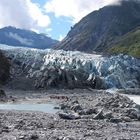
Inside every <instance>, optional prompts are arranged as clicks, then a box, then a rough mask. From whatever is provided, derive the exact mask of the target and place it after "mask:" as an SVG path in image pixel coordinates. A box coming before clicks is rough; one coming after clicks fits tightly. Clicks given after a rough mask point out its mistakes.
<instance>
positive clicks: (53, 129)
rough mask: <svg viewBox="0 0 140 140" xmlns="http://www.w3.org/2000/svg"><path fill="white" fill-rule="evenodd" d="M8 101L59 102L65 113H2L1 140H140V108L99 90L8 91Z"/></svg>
mask: <svg viewBox="0 0 140 140" xmlns="http://www.w3.org/2000/svg"><path fill="white" fill-rule="evenodd" d="M6 93H7V101H8V102H11V101H13V102H17V101H19V100H20V101H25V100H26V101H27V100H28V101H31V100H38V103H42V102H43V103H45V102H46V103H47V102H48V101H49V102H50V101H53V102H56V103H57V104H58V105H59V108H60V109H62V111H61V112H58V113H55V114H48V113H44V112H39V111H12V110H11V111H6V110H0V140H140V107H139V105H136V104H135V103H134V102H133V101H131V100H130V99H129V98H127V97H124V96H121V95H119V94H116V95H113V94H110V93H107V92H105V91H96V90H78V89H76V90H48V91H47V92H46V91H41V92H40V91H35V92H33V91H13V90H6Z"/></svg>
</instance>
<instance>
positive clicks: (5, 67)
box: [0, 51, 10, 84]
mask: <svg viewBox="0 0 140 140" xmlns="http://www.w3.org/2000/svg"><path fill="white" fill-rule="evenodd" d="M9 75H10V63H9V61H8V59H7V58H6V57H5V56H4V55H3V53H2V52H1V51H0V84H4V83H5V82H6V81H7V79H8V78H9Z"/></svg>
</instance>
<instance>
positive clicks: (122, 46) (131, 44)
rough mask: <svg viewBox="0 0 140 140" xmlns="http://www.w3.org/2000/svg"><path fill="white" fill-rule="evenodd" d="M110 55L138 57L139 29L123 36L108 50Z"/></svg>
mask: <svg viewBox="0 0 140 140" xmlns="http://www.w3.org/2000/svg"><path fill="white" fill-rule="evenodd" d="M109 52H110V53H111V54H112V53H114V54H119V53H126V54H129V55H132V56H135V57H140V27H139V28H137V29H135V30H133V31H131V32H129V33H127V34H126V35H124V36H123V37H122V38H120V40H119V41H118V42H116V43H115V44H114V45H113V46H112V47H111V48H110V49H109Z"/></svg>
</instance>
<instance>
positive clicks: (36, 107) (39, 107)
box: [0, 102, 58, 113]
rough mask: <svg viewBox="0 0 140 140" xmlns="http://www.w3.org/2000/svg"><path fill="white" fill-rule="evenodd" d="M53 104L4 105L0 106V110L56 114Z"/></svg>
mask: <svg viewBox="0 0 140 140" xmlns="http://www.w3.org/2000/svg"><path fill="white" fill-rule="evenodd" d="M54 107H56V105H55V104H52V103H47V104H37V103H24V102H23V103H17V104H13V103H5V104H0V110H24V111H42V112H46V113H56V112H58V110H57V109H54Z"/></svg>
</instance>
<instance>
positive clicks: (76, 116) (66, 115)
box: [58, 112, 80, 120]
mask: <svg viewBox="0 0 140 140" xmlns="http://www.w3.org/2000/svg"><path fill="white" fill-rule="evenodd" d="M58 115H59V117H60V118H61V119H66V120H75V119H80V116H79V114H78V113H74V112H69V113H59V114H58Z"/></svg>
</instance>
